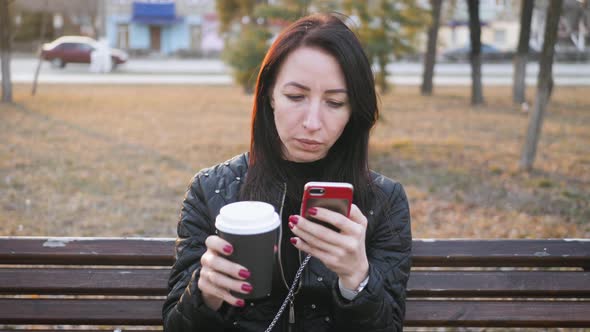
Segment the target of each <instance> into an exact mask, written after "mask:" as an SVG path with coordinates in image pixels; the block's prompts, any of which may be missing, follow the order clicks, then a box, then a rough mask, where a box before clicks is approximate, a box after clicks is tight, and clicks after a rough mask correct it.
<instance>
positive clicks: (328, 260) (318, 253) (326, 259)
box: [291, 237, 334, 267]
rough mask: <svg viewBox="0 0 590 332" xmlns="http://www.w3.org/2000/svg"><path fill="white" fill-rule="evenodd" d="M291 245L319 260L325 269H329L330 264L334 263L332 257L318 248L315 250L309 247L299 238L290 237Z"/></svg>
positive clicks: (307, 243)
mask: <svg viewBox="0 0 590 332" xmlns="http://www.w3.org/2000/svg"><path fill="white" fill-rule="evenodd" d="M291 243H292V244H293V245H294V246H295V248H297V249H299V250H301V251H303V252H306V253H308V254H310V255H312V256H313V257H315V258H317V259H319V260H320V261H321V262H322V263H324V265H326V266H327V267H331V266H332V264H333V263H334V259H333V257H334V256H333V255H331V254H330V253H328V252H325V251H322V250H321V249H319V248H315V247H313V246H311V245H309V242H306V241H304V240H303V239H301V238H300V237H292V238H291Z"/></svg>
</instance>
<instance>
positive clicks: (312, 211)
mask: <svg viewBox="0 0 590 332" xmlns="http://www.w3.org/2000/svg"><path fill="white" fill-rule="evenodd" d="M307 213H309V214H310V215H312V216H315V215H316V214H317V213H318V209H316V208H314V207H312V208H309V209H308V210H307Z"/></svg>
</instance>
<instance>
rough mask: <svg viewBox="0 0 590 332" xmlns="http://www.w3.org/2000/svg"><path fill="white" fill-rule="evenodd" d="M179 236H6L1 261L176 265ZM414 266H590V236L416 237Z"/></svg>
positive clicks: (0, 244)
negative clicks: (146, 237) (428, 238)
mask: <svg viewBox="0 0 590 332" xmlns="http://www.w3.org/2000/svg"><path fill="white" fill-rule="evenodd" d="M173 255H174V240H173V239H169V238H161V239H139V238H128V239H124V238H115V239H101V238H82V239H81V238H76V239H72V238H18V239H17V238H11V237H0V264H65V265H68V264H80V263H81V262H84V264H88V265H90V264H96V265H146V266H147V265H157V266H170V265H171V264H172V263H173V261H174V257H173ZM412 261H413V265H414V266H445V267H475V266H482V267H483V266H524V267H541V266H543V267H549V266H553V267H585V268H590V240H582V239H579V240H414V241H413V257H412Z"/></svg>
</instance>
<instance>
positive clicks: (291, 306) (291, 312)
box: [278, 182, 303, 331]
mask: <svg viewBox="0 0 590 332" xmlns="http://www.w3.org/2000/svg"><path fill="white" fill-rule="evenodd" d="M283 188H284V190H283V195H282V199H281V209H280V210H279V215H280V216H279V217H280V220H281V225H280V227H279V257H278V258H279V268H280V269H281V278H282V279H283V283H284V284H285V287H287V291H288V290H289V284H287V278H285V271H284V269H283V260H282V258H281V257H282V255H281V248H282V246H283V243H282V242H283V208H284V207H285V198H286V197H287V183H286V182H285V183H283ZM298 257H299V265H301V253H299V255H298ZM302 283H303V282H302V281H301V280H300V281H299V286H298V287H297V290H296V291H295V293H294V294H293V296H295V295H296V294H297V293H298V292H299V290H300V289H301V284H302ZM293 325H295V303H294V302H293V300H291V301H289V331H292V329H293Z"/></svg>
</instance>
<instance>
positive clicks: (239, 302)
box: [236, 300, 246, 307]
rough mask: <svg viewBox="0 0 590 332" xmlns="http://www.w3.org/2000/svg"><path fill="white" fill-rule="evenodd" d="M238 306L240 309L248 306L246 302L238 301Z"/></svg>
mask: <svg viewBox="0 0 590 332" xmlns="http://www.w3.org/2000/svg"><path fill="white" fill-rule="evenodd" d="M236 305H237V306H238V307H243V306H245V305H246V302H244V300H237V301H236Z"/></svg>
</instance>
